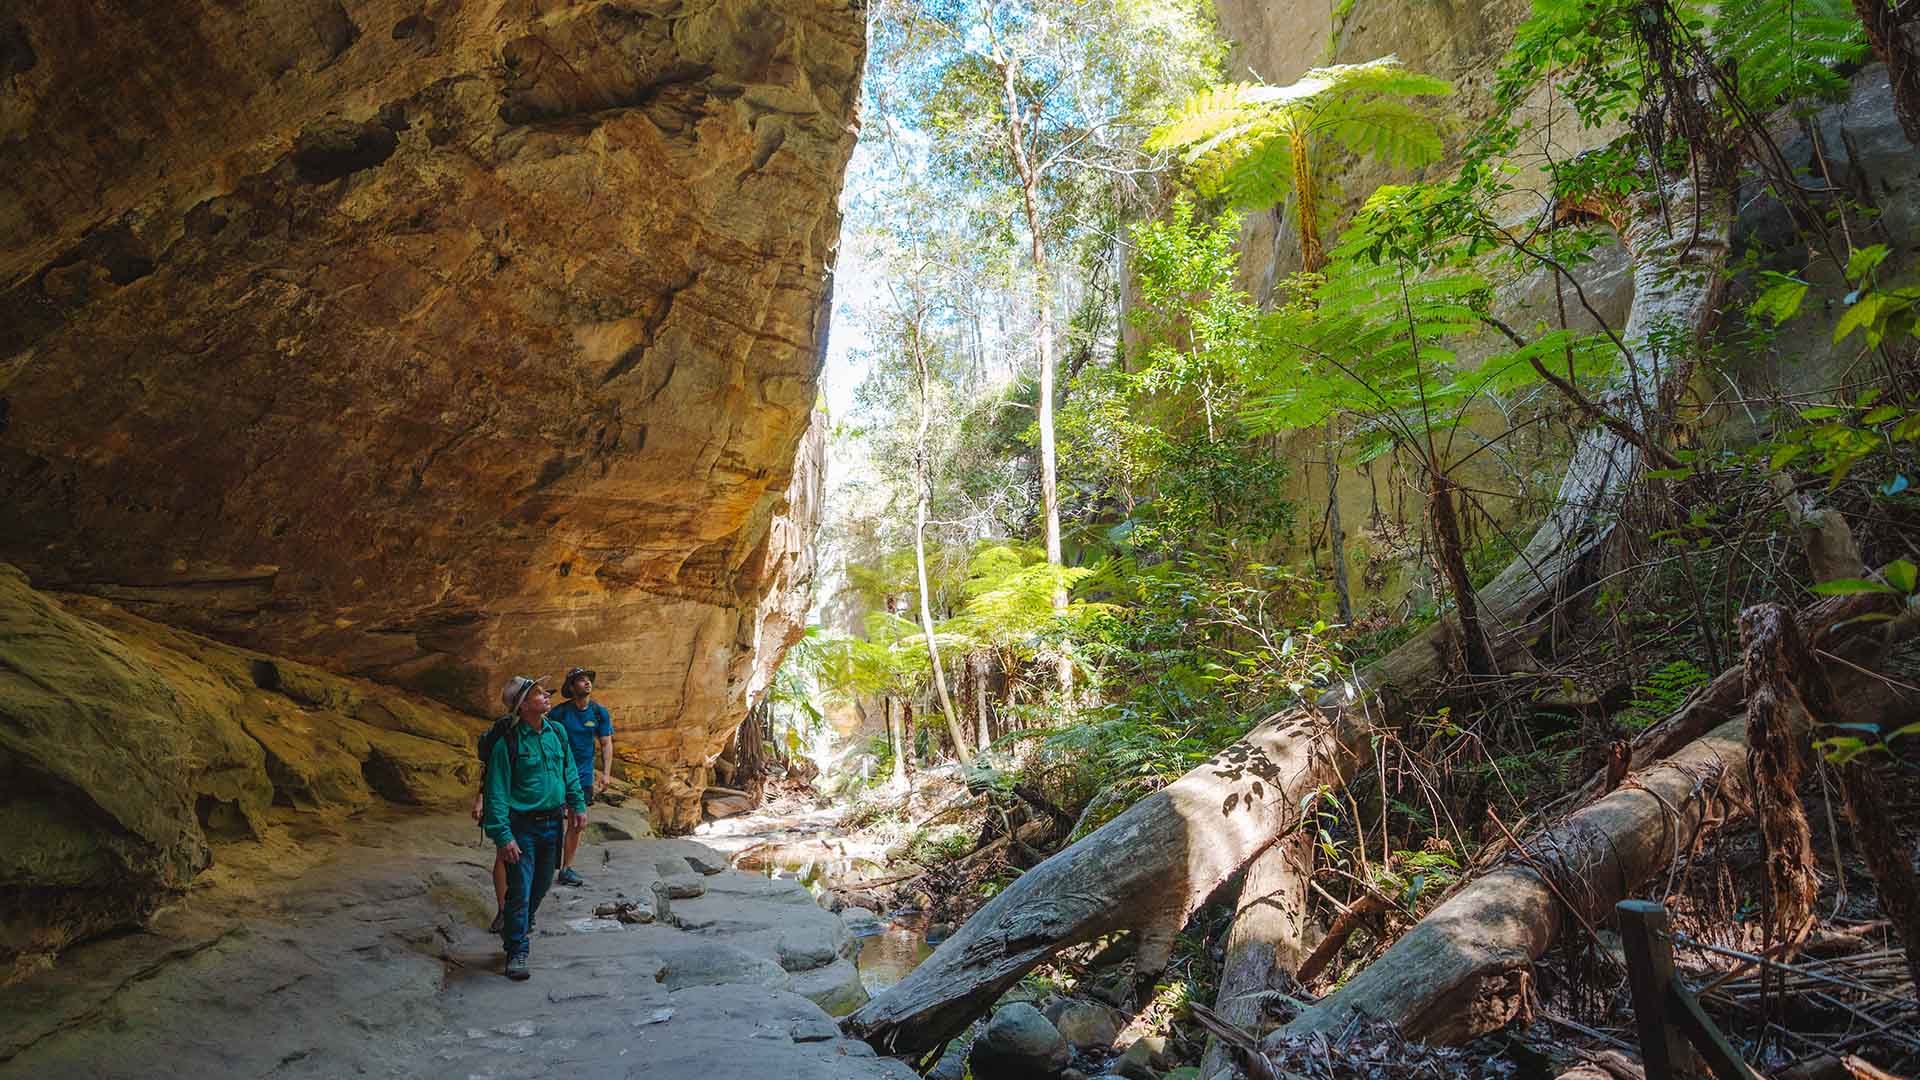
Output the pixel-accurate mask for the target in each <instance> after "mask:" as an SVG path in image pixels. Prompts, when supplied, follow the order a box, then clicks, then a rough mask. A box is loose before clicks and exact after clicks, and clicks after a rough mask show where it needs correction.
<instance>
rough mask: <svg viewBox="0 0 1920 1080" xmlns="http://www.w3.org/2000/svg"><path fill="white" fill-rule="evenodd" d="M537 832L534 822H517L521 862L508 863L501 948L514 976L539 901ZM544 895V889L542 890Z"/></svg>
mask: <svg viewBox="0 0 1920 1080" xmlns="http://www.w3.org/2000/svg"><path fill="white" fill-rule="evenodd" d="M538 831H539V830H538V829H537V828H536V827H534V823H530V822H521V821H515V822H514V823H513V839H514V842H515V843H517V844H519V845H520V859H519V861H518V862H510V863H507V864H506V874H507V895H506V903H505V905H504V910H505V912H506V918H505V919H503V920H502V921H501V925H500V948H501V950H502V951H504V952H505V953H506V954H507V972H508V974H513V961H514V959H515V958H516V957H522V956H525V955H526V954H527V923H528V921H529V920H530V919H532V917H533V906H534V904H535V903H537V902H538V899H537V894H536V893H535V892H534V882H535V879H536V878H537V877H538V874H537V872H536V871H537V869H538V868H537V867H536V866H535V865H534V857H533V845H534V842H535V837H536V834H537V833H538ZM540 891H541V892H545V891H546V890H545V889H544V888H543V889H541V890H540Z"/></svg>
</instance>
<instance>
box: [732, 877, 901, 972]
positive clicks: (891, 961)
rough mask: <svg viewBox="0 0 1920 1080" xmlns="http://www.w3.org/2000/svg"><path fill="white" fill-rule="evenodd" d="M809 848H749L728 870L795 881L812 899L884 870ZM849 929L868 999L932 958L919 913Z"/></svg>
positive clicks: (853, 922)
mask: <svg viewBox="0 0 1920 1080" xmlns="http://www.w3.org/2000/svg"><path fill="white" fill-rule="evenodd" d="M810 846H811V845H792V846H787V847H781V846H779V845H775V844H766V845H761V846H758V847H752V848H748V849H746V850H745V851H742V852H740V853H739V854H738V855H736V856H734V858H733V866H734V868H735V869H739V870H746V871H749V872H752V873H760V874H765V875H766V876H768V877H770V878H780V879H783V880H788V881H798V882H799V883H801V884H802V885H805V886H806V887H807V891H808V892H811V893H813V894H814V895H815V896H819V895H820V894H821V893H823V892H825V891H826V890H827V889H829V888H831V887H833V886H835V885H842V886H846V885H857V884H859V883H860V881H862V880H871V879H874V878H878V877H881V876H883V875H884V874H885V872H886V867H885V865H884V864H882V863H879V862H877V861H875V860H873V859H866V858H859V857H849V856H844V855H837V854H826V853H822V852H819V851H818V850H817V849H816V850H808V848H809V847H810ZM848 924H849V929H851V930H852V931H853V933H854V935H855V936H856V937H858V938H859V939H860V954H859V956H858V957H857V958H856V959H855V961H854V963H855V964H856V965H857V966H858V967H859V969H860V983H861V985H863V986H865V987H866V988H867V993H869V994H878V993H879V992H880V991H882V990H885V989H887V988H888V987H890V986H892V985H893V984H895V983H897V982H899V981H900V980H901V979H904V978H906V977H907V972H909V971H912V970H913V969H914V968H915V967H917V966H919V964H920V961H922V960H925V959H926V958H927V957H929V956H932V955H933V946H932V945H929V944H928V943H927V917H926V915H925V914H924V913H922V912H917V911H898V912H893V913H892V914H889V915H879V916H875V917H874V918H873V919H871V920H868V919H861V918H859V917H857V916H856V917H855V918H852V919H849V920H848Z"/></svg>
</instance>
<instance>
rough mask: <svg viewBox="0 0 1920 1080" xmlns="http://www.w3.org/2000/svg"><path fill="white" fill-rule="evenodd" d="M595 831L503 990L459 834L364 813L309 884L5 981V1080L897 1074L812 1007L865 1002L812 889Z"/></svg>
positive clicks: (193, 909)
mask: <svg viewBox="0 0 1920 1080" xmlns="http://www.w3.org/2000/svg"><path fill="white" fill-rule="evenodd" d="M594 818H595V823H594V824H592V825H590V826H589V828H590V830H592V832H591V835H590V836H589V838H588V840H587V842H586V843H584V844H583V845H582V847H581V854H580V858H579V860H578V864H579V866H580V869H581V871H582V873H583V874H584V875H585V876H586V878H587V884H586V885H585V886H584V887H582V888H577V889H569V888H564V887H558V886H556V887H555V889H554V891H553V893H552V894H551V895H550V897H549V899H548V900H547V902H546V904H545V905H543V906H542V908H541V911H540V915H539V919H538V930H537V933H536V935H535V938H534V942H533V952H532V965H533V978H532V979H531V980H530V981H528V982H524V983H516V982H510V981H508V980H507V979H505V978H503V977H501V975H500V961H501V956H500V947H499V940H498V938H497V937H495V936H493V935H490V934H488V933H487V932H486V930H485V924H486V922H487V920H488V918H489V917H490V916H491V913H492V910H493V891H492V885H491V884H490V882H489V880H488V873H489V870H490V868H491V865H492V849H491V848H490V847H489V846H488V845H487V844H486V842H485V840H484V839H483V838H482V837H481V836H480V834H479V832H478V830H477V829H475V828H474V827H473V825H472V824H471V822H469V821H467V820H466V819H464V818H462V817H458V816H455V815H439V816H427V817H422V816H413V817H410V818H407V819H405V820H399V819H386V820H380V821H371V822H362V823H358V824H356V825H355V826H354V828H353V830H352V831H351V832H350V833H349V834H347V835H344V836H342V837H340V838H339V840H340V841H341V846H339V847H337V848H335V849H334V855H333V857H331V858H329V859H327V860H326V861H324V862H321V863H319V864H318V865H314V866H312V868H311V869H308V870H306V871H304V872H302V873H300V874H298V875H295V876H292V877H290V878H286V879H284V880H280V881H278V882H277V883H275V884H273V885H271V886H269V887H267V888H264V889H263V888H261V887H260V886H259V884H258V882H259V880H260V878H259V876H258V875H251V876H250V877H249V882H248V883H246V884H242V883H241V882H240V881H239V880H238V879H237V878H236V879H234V880H232V881H228V882H225V883H214V884H210V885H208V886H207V887H205V888H202V889H197V890H196V891H195V892H194V893H193V894H192V895H191V896H190V897H189V898H188V900H187V901H186V902H185V903H183V904H181V905H179V906H178V907H176V908H174V909H171V910H168V911H165V912H163V913H161V914H160V915H159V916H158V917H156V918H155V920H154V921H153V924H152V927H151V929H149V930H147V931H145V932H142V933H137V934H131V935H124V936H120V937H115V938H110V939H107V940H103V941H98V942H94V943H91V944H88V945H85V946H81V947H79V948H76V949H74V950H73V951H71V952H70V953H68V954H67V955H66V956H64V957H63V958H62V959H61V961H60V963H59V965H58V966H57V967H56V968H53V969H50V970H47V971H43V972H41V973H39V974H37V975H35V976H33V977H32V978H30V979H27V980H25V981H23V982H20V983H17V984H16V985H14V986H12V987H10V988H7V989H5V990H0V1074H3V1075H6V1076H96V1077H105V1078H111V1077H155V1076H191V1077H205V1076H266V1075H272V1076H274V1077H338V1076H350V1075H356V1074H358V1075H368V1076H435V1077H439V1076H547V1075H553V1076H596V1077H598V1076H634V1077H646V1078H647V1080H675V1078H682V1080H728V1078H735V1077H737V1078H741V1080H746V1078H754V1080H759V1078H763V1077H782V1078H790V1080H880V1078H890V1080H912V1077H913V1076H914V1074H913V1072H912V1071H911V1070H909V1069H907V1068H906V1066H904V1065H903V1064H901V1063H899V1062H897V1061H892V1060H888V1059H882V1058H876V1057H875V1056H874V1054H873V1051H872V1050H871V1049H870V1048H868V1047H867V1046H866V1044H864V1043H859V1042H854V1041H850V1040H847V1039H844V1038H841V1037H840V1034H839V1031H838V1029H837V1028H836V1027H835V1026H834V1023H833V1020H832V1018H831V1017H830V1015H829V1013H828V1011H827V1009H825V1008H822V1005H823V1004H824V1005H826V1006H829V1007H832V1008H835V1009H845V1008H849V1007H851V1006H852V1005H853V1004H857V1003H858V1001H859V1000H861V999H862V998H863V997H864V993H863V992H862V991H861V990H860V983H859V976H858V973H857V971H856V970H855V969H854V966H853V964H852V962H851V961H850V959H849V957H850V956H851V955H852V949H853V944H852V942H851V940H850V939H849V937H848V935H847V931H846V929H845V927H844V925H843V924H842V922H841V921H840V919H839V918H838V917H836V916H834V915H832V914H830V913H828V912H826V911H824V910H822V909H821V908H820V907H818V906H817V905H816V904H815V903H814V902H813V900H812V898H811V896H809V895H808V893H807V892H806V890H805V889H804V888H802V887H801V886H799V885H798V884H796V883H793V882H787V881H775V880H770V879H767V878H763V877H759V876H757V875H751V874H745V873H741V872H737V871H731V870H723V869H720V867H721V866H722V865H723V863H722V859H721V856H719V855H717V854H716V853H714V852H713V851H712V850H710V849H707V848H705V847H702V846H701V845H698V844H695V843H693V842H691V841H685V840H659V839H648V838H645V837H644V836H642V837H634V836H633V835H632V833H633V831H636V830H644V828H645V822H644V819H643V818H641V817H640V816H639V815H637V814H630V813H625V812H622V811H620V810H603V809H601V808H596V809H595V814H594ZM262 857H263V858H265V855H264V854H263V855H262ZM269 861H270V860H269ZM706 871H712V872H710V873H709V872H706ZM656 886H658V887H657V888H656ZM661 895H665V896H668V897H670V899H669V900H668V904H669V905H670V910H669V912H668V914H669V916H670V918H669V920H668V921H661V920H660V919H659V918H657V917H655V918H654V919H653V921H651V922H623V921H621V920H620V919H618V918H613V917H602V916H596V915H595V914H594V912H595V911H596V910H602V911H613V910H622V909H624V910H626V911H627V912H628V913H629V918H636V917H643V914H644V913H651V914H655V915H656V916H657V911H655V910H654V905H655V903H657V900H656V897H658V896H661ZM628 905H632V906H630V907H629V906H628Z"/></svg>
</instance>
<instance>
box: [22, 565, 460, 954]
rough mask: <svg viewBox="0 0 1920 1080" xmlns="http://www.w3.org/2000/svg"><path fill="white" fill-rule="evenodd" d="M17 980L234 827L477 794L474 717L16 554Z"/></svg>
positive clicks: (254, 834) (205, 856)
mask: <svg viewBox="0 0 1920 1080" xmlns="http://www.w3.org/2000/svg"><path fill="white" fill-rule="evenodd" d="M0 702H4V703H5V706H4V709H3V710H0V822H4V823H5V825H6V828H7V834H8V837H9V839H8V841H7V843H6V844H5V845H4V847H0V982H4V981H5V980H6V978H7V976H8V973H9V971H10V970H11V969H13V968H14V967H15V966H16V965H17V964H18V963H19V962H20V961H22V960H24V959H30V958H32V957H35V956H39V955H44V954H47V953H51V952H53V951H55V950H58V949H59V948H61V947H63V946H65V945H66V944H68V943H69V942H71V941H74V940H76V939H80V938H84V937H89V936H92V935H94V934H98V933H101V932H103V931H106V930H110V929H114V928H116V927H120V926H125V925H129V924H134V923H138V922H140V921H141V920H143V919H144V918H145V917H146V916H147V915H148V914H149V913H151V912H152V910H153V909H154V908H155V907H156V906H157V905H158V904H160V903H161V902H162V901H165V900H167V899H169V898H171V897H174V896H177V895H178V894H179V893H181V892H183V891H185V889H186V887H187V885H188V883H189V882H190V881H192V880H193V878H194V877H195V876H196V875H198V874H199V873H200V872H201V871H203V870H205V869H206V868H207V867H208V865H209V864H210V863H211V862H212V861H213V860H214V857H215V849H216V847H217V845H219V844H221V843H223V842H228V841H232V842H236V843H237V842H245V841H253V840H259V839H261V838H263V837H264V836H265V835H266V834H267V833H269V832H275V831H278V830H279V829H280V828H281V825H282V824H283V823H284V822H287V821H289V820H295V821H297V820H300V819H302V818H305V817H307V816H308V815H314V816H316V818H317V820H321V821H324V820H330V819H337V818H338V817H340V816H341V815H343V814H346V813H351V812H354V811H359V810H364V809H366V808H368V807H370V806H372V805H374V804H376V803H378V802H380V801H381V800H385V801H387V802H394V803H404V804H409V805H447V804H450V803H452V802H454V801H456V800H462V799H465V798H470V797H471V796H472V793H473V792H474V790H475V789H476V786H477V781H478V772H479V763H478V761H477V760H476V759H475V756H474V751H473V740H474V732H473V731H472V730H471V729H470V727H469V722H468V721H467V718H466V717H464V716H462V715H460V714H457V713H454V712H452V711H451V710H448V709H446V708H444V707H441V706H437V705H433V704H430V703H429V704H423V703H422V702H420V701H419V700H416V699H410V698H407V697H404V696H402V695H401V694H398V693H395V692H393V691H391V690H387V689H383V688H379V687H375V686H373V685H372V684H369V683H364V682H358V681H355V680H350V679H342V678H338V677H336V676H332V675H328V674H326V673H325V672H322V671H319V670H317V669H315V668H310V667H307V666H305V665H302V664H294V663H288V662H285V661H276V660H273V659H272V658H270V657H267V656H264V655H261V654H259V653H252V652H247V651H244V650H241V649H235V648H231V647H228V646H223V645H219V644H216V643H214V642H211V641H208V640H207V639H205V638H201V637H197V636H195V635H193V634H188V633H183V632H181V631H178V630H174V629H170V628H168V627H165V626H161V625H158V624H156V623H152V622H148V621H147V620H145V619H141V618H139V617H137V616H133V615H129V614H127V613H126V612H124V611H121V610H119V609H117V608H115V607H113V606H112V605H110V604H108V603H106V602H104V601H101V600H97V599H94V598H92V597H85V596H69V597H65V598H55V597H51V596H47V595H44V594H41V593H38V592H35V591H34V590H33V589H31V588H29V587H28V586H27V583H26V579H25V577H24V576H23V575H22V574H21V573H20V572H19V571H18V570H16V569H14V568H13V567H11V566H6V565H4V564H0Z"/></svg>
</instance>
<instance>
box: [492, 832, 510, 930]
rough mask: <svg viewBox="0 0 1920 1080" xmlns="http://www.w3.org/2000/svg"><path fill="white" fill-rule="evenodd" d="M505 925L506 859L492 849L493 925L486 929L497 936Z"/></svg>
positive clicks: (498, 850)
mask: <svg viewBox="0 0 1920 1080" xmlns="http://www.w3.org/2000/svg"><path fill="white" fill-rule="evenodd" d="M506 924H507V857H506V856H505V855H502V854H500V849H499V848H494V849H493V925H492V926H490V927H488V928H487V929H489V930H491V931H493V932H494V933H496V934H498V933H500V932H501V931H502V930H504V929H506Z"/></svg>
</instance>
